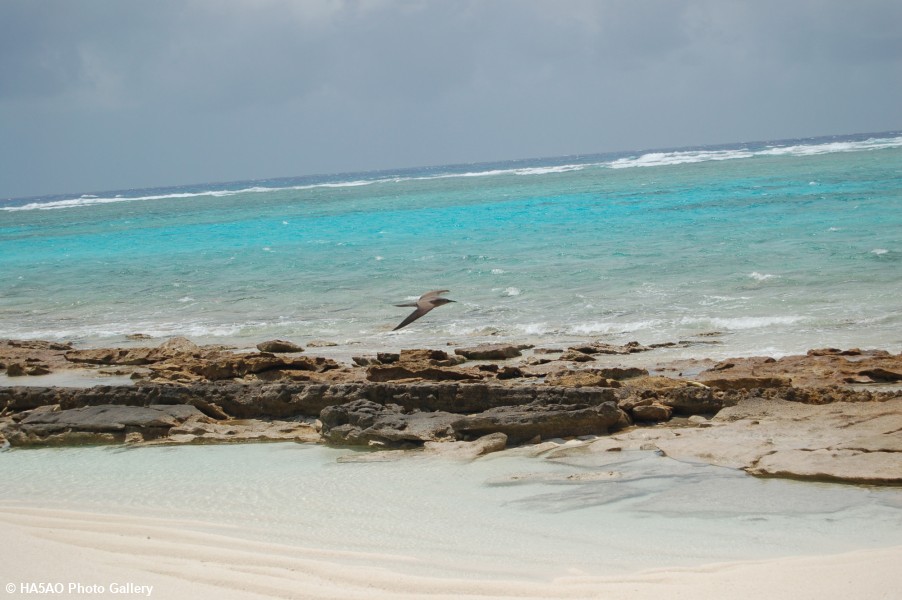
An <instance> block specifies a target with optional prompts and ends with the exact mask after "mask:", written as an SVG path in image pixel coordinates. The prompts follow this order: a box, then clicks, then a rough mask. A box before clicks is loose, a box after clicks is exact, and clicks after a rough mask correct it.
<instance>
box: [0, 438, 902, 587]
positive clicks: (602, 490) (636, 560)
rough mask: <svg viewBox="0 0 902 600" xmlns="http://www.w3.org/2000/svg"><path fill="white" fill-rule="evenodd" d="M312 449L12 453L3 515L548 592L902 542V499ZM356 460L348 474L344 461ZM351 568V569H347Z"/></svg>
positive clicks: (1, 457)
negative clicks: (549, 586) (537, 585)
mask: <svg viewBox="0 0 902 600" xmlns="http://www.w3.org/2000/svg"><path fill="white" fill-rule="evenodd" d="M359 456H360V454H358V453H354V452H353V451H348V450H338V449H333V448H326V447H323V446H318V445H304V444H249V445H223V446H194V447H188V446H180V447H157V448H135V449H121V448H119V449H114V448H102V447H94V448H66V449H41V450H12V451H9V452H4V453H2V454H0V469H2V473H3V486H0V512H3V511H5V510H11V511H15V510H16V509H19V508H25V509H27V510H34V509H49V510H75V511H81V512H89V513H101V514H109V515H123V516H133V517H141V518H157V519H167V520H170V521H171V524H170V526H171V527H175V528H177V529H178V530H179V531H181V532H184V531H195V532H201V533H212V534H217V535H223V536H227V537H228V538H232V539H233V540H234V542H233V546H232V547H234V548H241V547H242V543H241V540H242V539H245V540H254V541H265V542H270V543H278V544H284V545H289V546H296V547H301V548H306V549H311V550H316V551H321V552H327V553H328V552H333V553H334V552H355V553H365V554H366V555H367V556H366V557H358V558H357V559H356V560H357V561H360V560H362V561H363V562H365V563H366V564H368V565H369V566H373V567H383V568H386V569H389V570H390V571H394V572H398V573H402V574H405V575H418V576H428V577H442V578H444V577H457V578H466V579H468V580H472V579H518V580H523V579H526V580H545V581H548V580H551V579H552V578H556V577H567V576H578V575H589V576H605V575H623V574H628V573H633V572H636V571H639V570H643V569H651V568H664V567H678V566H684V567H691V566H698V565H702V564H709V563H712V562H725V561H735V560H752V559H767V558H778V557H784V556H795V555H803V554H816V555H824V554H833V553H841V552H848V551H853V550H860V549H866V548H880V547H888V546H893V545H898V544H900V543H902V511H900V510H899V508H900V507H902V490H900V489H898V488H894V487H866V486H848V485H840V484H815V483H803V482H797V481H788V480H779V479H758V478H754V477H749V476H748V475H746V474H744V473H743V472H741V471H736V470H733V469H726V468H721V467H711V466H708V465H701V464H691V463H681V462H678V461H675V460H673V459H670V458H666V457H663V456H659V455H657V454H656V453H654V452H650V451H647V452H646V451H633V452H624V453H610V452H608V453H596V454H592V455H581V456H580V457H579V459H578V460H573V461H568V460H567V459H566V458H557V459H546V458H535V457H529V456H526V455H524V454H522V453H521V452H519V451H517V450H509V451H505V452H501V453H496V454H491V455H489V456H486V457H483V458H480V459H478V460H476V461H454V460H449V459H447V458H444V457H432V458H430V457H426V456H420V457H416V456H408V457H406V458H404V459H402V460H399V461H394V462H353V461H354V460H355V459H357V457H359ZM348 458H351V459H352V462H342V460H344V459H348ZM343 560H346V561H350V562H354V561H355V559H354V558H351V557H345V558H344V559H343Z"/></svg>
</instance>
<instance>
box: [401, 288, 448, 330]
mask: <svg viewBox="0 0 902 600" xmlns="http://www.w3.org/2000/svg"><path fill="white" fill-rule="evenodd" d="M448 291H449V290H433V291H431V292H426V293H425V294H423V295H422V296H420V297H419V298H417V301H416V302H407V303H405V304H395V306H416V307H417V309H416V310H415V311H413V312H412V313H410V314H409V315H407V318H406V319H404V320H403V321H401V324H400V325H398V326H397V327H395V328H394V329H392V331H397V330H399V329H401V328H402V327H404V326H405V325H410V324H411V323H413V322H414V321H416V320H417V319H419V318H420V317H422V316H423V315H425V314H426V313H428V312H429V311H430V310H432V309H433V308H435V307H436V306H441V305H442V304H448V303H449V302H454V300H448V299H447V298H441V295H442V294H447V293H448Z"/></svg>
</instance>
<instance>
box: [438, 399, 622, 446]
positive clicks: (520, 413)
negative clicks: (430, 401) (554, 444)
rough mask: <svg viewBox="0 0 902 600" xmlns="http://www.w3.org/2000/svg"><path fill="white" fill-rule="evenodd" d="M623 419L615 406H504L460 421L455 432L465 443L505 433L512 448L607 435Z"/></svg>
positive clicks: (610, 404) (457, 422) (612, 404)
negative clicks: (533, 442) (537, 440)
mask: <svg viewBox="0 0 902 600" xmlns="http://www.w3.org/2000/svg"><path fill="white" fill-rule="evenodd" d="M622 418H623V413H622V411H621V410H620V409H619V408H617V405H616V404H615V403H614V402H603V403H601V404H596V405H580V404H576V405H572V404H544V403H540V402H536V403H532V404H528V405H525V406H504V407H498V408H493V409H489V410H487V411H485V412H482V413H479V414H476V415H470V416H466V417H463V418H461V419H458V420H457V421H455V422H454V423H453V428H454V430H455V431H456V432H457V433H458V435H460V436H461V437H462V438H463V439H474V438H478V437H481V436H484V435H488V434H490V433H504V434H506V435H507V437H508V441H509V442H510V443H511V444H520V443H523V442H526V441H528V440H532V439H534V438H537V437H538V438H543V439H547V438H556V437H571V436H580V435H595V434H604V433H608V431H609V430H611V429H614V428H616V426H617V424H618V423H620V422H621V419H622Z"/></svg>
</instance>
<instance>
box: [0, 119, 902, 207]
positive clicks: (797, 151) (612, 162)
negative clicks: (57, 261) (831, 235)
mask: <svg viewBox="0 0 902 600" xmlns="http://www.w3.org/2000/svg"><path fill="white" fill-rule="evenodd" d="M887 135H889V136H890V137H870V138H867V139H860V140H845V141H836V140H833V141H829V142H810V143H788V142H787V143H783V144H771V145H764V146H761V147H757V148H750V147H736V148H725V149H723V148H721V149H693V150H675V151H666V152H665V151H658V152H646V153H643V154H640V155H638V156H636V155H633V156H629V155H627V156H623V155H621V157H619V158H615V159H612V158H610V155H609V156H608V157H602V156H600V155H595V156H592V157H585V159H584V160H580V159H578V158H575V159H574V161H573V162H572V163H568V164H544V165H542V164H533V165H531V166H523V162H525V161H511V162H508V163H495V164H494V165H489V164H484V165H474V167H475V168H470V169H468V170H465V171H462V170H460V169H461V166H460V165H458V166H456V167H435V168H428V169H410V170H405V171H401V172H400V173H401V174H398V173H395V174H388V172H386V171H382V172H373V173H364V174H358V175H354V176H352V177H354V178H353V179H351V178H349V179H347V180H342V179H341V177H342V176H341V175H336V176H333V177H332V179H333V180H332V181H322V179H323V177H307V178H306V179H307V181H308V182H309V183H308V182H303V179H305V178H297V179H295V181H298V180H299V179H300V180H302V182H301V183H298V184H286V185H279V184H280V183H283V182H286V181H291V180H290V179H289V180H279V181H278V182H277V183H276V180H268V181H267V183H270V182H273V183H276V185H254V184H255V183H257V182H248V183H249V185H247V186H245V187H242V188H240V189H208V190H200V191H170V190H171V189H172V188H170V189H169V190H163V189H162V188H161V189H160V190H157V191H158V192H159V193H140V192H139V193H137V195H134V196H130V195H127V194H115V195H113V194H107V195H99V196H98V195H94V194H84V195H81V196H78V197H74V198H61V197H60V196H55V197H53V198H43V199H34V200H33V201H31V202H26V203H24V204H16V203H7V204H6V206H0V211H8V212H12V211H27V210H54V209H67V208H83V207H89V206H96V205H101V204H111V203H116V202H136V201H146V200H171V199H189V198H200V197H213V198H220V197H228V196H234V195H237V194H258V193H268V192H278V191H284V190H309V189H316V188H348V187H359V186H366V185H374V184H386V183H401V182H405V181H425V180H434V179H453V178H464V177H494V176H503V175H514V176H542V175H550V174H557V173H567V172H572V171H580V170H583V169H588V168H611V169H627V168H634V167H662V166H671V165H680V164H691V163H703V162H710V161H724V160H735V159H740V158H755V157H762V156H814V155H818V154H830V153H836V152H860V151H867V150H884V149H889V148H900V147H902V135H897V134H887ZM559 160H560V159H547V160H546V161H545V162H557V161H559ZM530 162H533V163H536V162H542V161H541V160H537V161H530ZM517 163H519V164H517ZM480 167H483V168H480ZM317 179H319V181H316V180H317ZM310 180H314V181H312V182H311V181H310ZM224 185H232V186H234V185H235V184H224ZM239 185H240V184H239ZM195 187H196V186H195Z"/></svg>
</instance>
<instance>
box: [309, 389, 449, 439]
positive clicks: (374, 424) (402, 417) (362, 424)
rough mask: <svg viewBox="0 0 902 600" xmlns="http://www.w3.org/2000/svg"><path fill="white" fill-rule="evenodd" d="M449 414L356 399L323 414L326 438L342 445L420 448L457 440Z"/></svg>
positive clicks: (321, 415)
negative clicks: (430, 444)
mask: <svg viewBox="0 0 902 600" xmlns="http://www.w3.org/2000/svg"><path fill="white" fill-rule="evenodd" d="M456 418H457V415H454V414H451V413H446V412H420V411H413V412H405V410H404V409H403V408H402V407H401V406H398V405H397V404H389V405H382V404H378V403H376V402H371V401H370V400H356V401H354V402H349V403H347V404H343V405H341V406H329V407H327V408H325V409H323V411H322V413H320V421H321V422H322V424H323V432H322V433H323V437H324V438H325V439H326V440H328V441H329V442H332V443H334V444H340V445H383V446H391V447H397V446H403V445H415V446H419V445H422V444H424V443H425V442H429V441H448V440H455V439H457V438H456V436H455V434H454V431H453V429H452V428H451V423H452V422H453V421H454V420H455V419H456Z"/></svg>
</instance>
